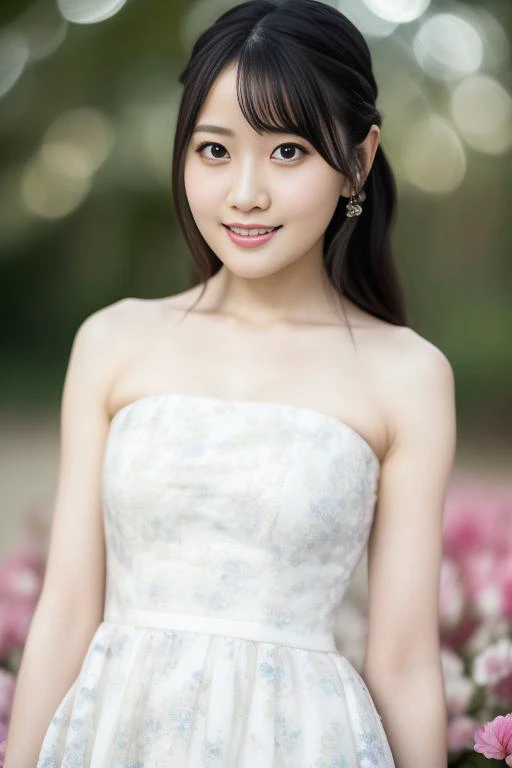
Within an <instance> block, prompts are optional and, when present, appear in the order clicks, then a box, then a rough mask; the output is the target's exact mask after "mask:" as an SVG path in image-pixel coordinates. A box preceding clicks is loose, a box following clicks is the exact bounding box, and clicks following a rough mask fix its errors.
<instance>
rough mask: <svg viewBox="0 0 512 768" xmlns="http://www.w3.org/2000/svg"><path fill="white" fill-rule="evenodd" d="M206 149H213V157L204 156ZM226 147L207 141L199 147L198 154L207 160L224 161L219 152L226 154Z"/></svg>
mask: <svg viewBox="0 0 512 768" xmlns="http://www.w3.org/2000/svg"><path fill="white" fill-rule="evenodd" d="M206 147H211V148H212V150H211V151H212V155H211V156H208V155H205V154H203V149H206ZM225 151H226V147H223V146H222V144H216V143H214V142H213V141H205V142H203V144H200V145H199V147H198V148H197V149H196V152H198V153H199V154H200V155H201V157H204V158H205V159H206V160H222V159H223V156H222V155H219V152H221V153H222V152H225Z"/></svg>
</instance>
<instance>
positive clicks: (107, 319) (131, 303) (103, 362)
mask: <svg viewBox="0 0 512 768" xmlns="http://www.w3.org/2000/svg"><path fill="white" fill-rule="evenodd" d="M155 313H156V308H155V307H154V306H152V305H151V303H150V302H145V301H141V300H139V299H136V298H131V297H129V298H123V299H119V300H118V301H115V302H113V303H112V304H108V305H106V306H104V307H101V308H100V309H97V310H95V311H94V312H92V313H91V314H90V315H88V316H87V317H86V318H85V320H83V321H82V323H81V324H80V326H79V328H78V330H77V332H76V334H75V338H74V340H73V348H72V358H73V360H77V361H80V362H79V365H80V367H81V368H83V369H84V370H85V369H87V368H88V369H89V370H91V369H93V370H94V376H95V379H96V381H97V382H98V387H101V390H102V392H103V398H104V400H105V401H106V400H107V399H108V394H109V390H110V386H111V384H112V382H113V381H114V379H115V378H116V376H117V374H118V373H119V370H120V369H121V368H122V366H123V365H124V364H125V363H126V361H127V360H128V359H129V358H130V356H131V354H132V351H133V350H134V349H135V348H136V347H137V345H138V344H139V343H140V342H141V341H142V339H143V337H144V330H145V328H147V327H148V326H149V323H150V321H151V318H152V317H153V316H154V315H155ZM103 398H102V399H103Z"/></svg>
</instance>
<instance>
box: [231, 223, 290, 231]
mask: <svg viewBox="0 0 512 768" xmlns="http://www.w3.org/2000/svg"><path fill="white" fill-rule="evenodd" d="M222 226H223V227H226V229H229V230H231V231H232V229H231V227H232V226H233V227H236V228H237V229H249V230H251V229H270V230H271V231H272V232H273V231H274V230H276V229H281V227H282V226H283V225H282V224H279V226H277V227H264V226H263V225H260V226H254V225H253V226H251V227H249V226H243V227H242V226H241V225H240V226H239V225H238V224H233V225H229V224H223V225H222Z"/></svg>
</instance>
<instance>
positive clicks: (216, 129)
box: [192, 125, 235, 136]
mask: <svg viewBox="0 0 512 768" xmlns="http://www.w3.org/2000/svg"><path fill="white" fill-rule="evenodd" d="M199 131H203V132H204V133H218V134H220V135H221V136H234V135H235V134H234V132H233V131H232V130H231V129H230V128H223V127H222V126H221V125H196V127H195V128H194V130H193V131H192V133H198V132H199Z"/></svg>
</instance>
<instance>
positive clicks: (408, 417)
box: [383, 326, 455, 446]
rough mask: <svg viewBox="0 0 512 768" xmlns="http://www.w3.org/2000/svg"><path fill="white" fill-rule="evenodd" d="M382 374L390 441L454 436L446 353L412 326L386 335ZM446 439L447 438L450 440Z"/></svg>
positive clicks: (452, 391)
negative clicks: (384, 360) (442, 435)
mask: <svg viewBox="0 0 512 768" xmlns="http://www.w3.org/2000/svg"><path fill="white" fill-rule="evenodd" d="M386 357H387V361H388V366H387V373H386V375H385V376H384V377H383V381H384V382H385V383H384V392H385V403H386V409H387V411H388V420H389V424H390V427H391V429H390V432H391V437H392V445H393V444H394V445H395V446H396V445H398V444H399V443H400V442H402V443H407V440H408V439H410V436H412V435H416V438H417V439H423V440H424V441H425V443H428V442H429V436H430V437H431V438H432V444H435V443H436V439H437V438H438V437H439V435H440V433H442V432H444V433H445V438H446V437H447V436H448V435H450V434H451V436H452V440H451V442H452V443H453V441H454V439H455V379H454V373H453V368H452V365H451V363H450V361H449V359H448V358H447V356H446V355H445V353H444V352H443V351H442V350H441V349H439V347H436V346H435V344H433V343H432V342H430V341H429V340H428V339H425V338H424V337H423V336H421V335H420V334H419V333H417V332H416V331H414V330H413V329H412V328H408V327H405V326H402V327H398V328H396V329H394V330H393V331H391V332H390V333H389V335H388V344H387V345H386ZM445 442H450V440H448V441H446V440H445Z"/></svg>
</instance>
